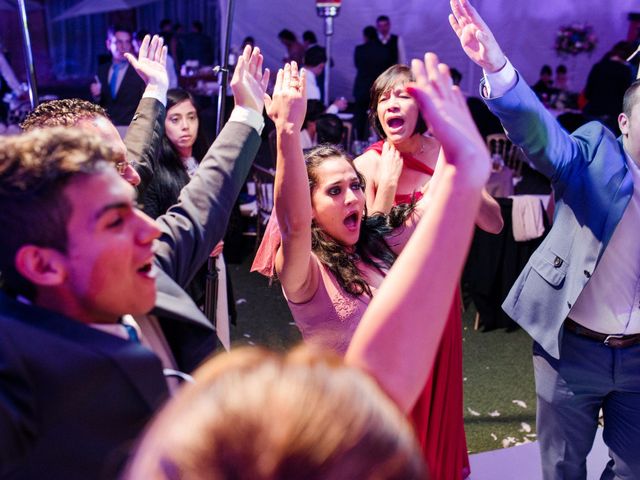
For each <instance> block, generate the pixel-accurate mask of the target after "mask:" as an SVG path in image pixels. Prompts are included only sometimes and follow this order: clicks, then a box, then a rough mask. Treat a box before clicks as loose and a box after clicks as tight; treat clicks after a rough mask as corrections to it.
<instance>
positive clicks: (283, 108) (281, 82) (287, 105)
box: [266, 62, 307, 131]
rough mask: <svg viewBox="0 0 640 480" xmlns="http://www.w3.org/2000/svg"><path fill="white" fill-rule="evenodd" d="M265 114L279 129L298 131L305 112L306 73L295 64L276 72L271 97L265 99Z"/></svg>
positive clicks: (287, 65)
mask: <svg viewBox="0 0 640 480" xmlns="http://www.w3.org/2000/svg"><path fill="white" fill-rule="evenodd" d="M266 105H267V113H268V114H269V117H270V118H271V120H273V122H274V123H275V124H276V127H277V128H279V129H281V130H282V129H284V128H291V129H293V131H300V129H301V128H302V124H303V122H304V116H305V114H306V112H307V72H306V71H305V70H304V69H302V70H301V71H300V72H299V71H298V65H297V63H296V62H291V63H287V64H286V65H285V66H284V69H280V70H278V76H277V77H276V85H275V87H274V88H273V97H272V98H269V97H267V99H266Z"/></svg>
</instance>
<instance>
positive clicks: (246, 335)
mask: <svg viewBox="0 0 640 480" xmlns="http://www.w3.org/2000/svg"><path fill="white" fill-rule="evenodd" d="M242 336H243V337H244V338H251V335H249V334H248V333H244V334H243V335H242Z"/></svg>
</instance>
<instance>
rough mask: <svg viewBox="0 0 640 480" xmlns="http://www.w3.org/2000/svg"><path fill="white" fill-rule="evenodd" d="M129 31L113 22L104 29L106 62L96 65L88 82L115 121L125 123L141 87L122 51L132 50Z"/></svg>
mask: <svg viewBox="0 0 640 480" xmlns="http://www.w3.org/2000/svg"><path fill="white" fill-rule="evenodd" d="M131 39H132V34H131V31H130V30H128V29H126V28H124V27H122V26H118V25H116V26H113V27H111V28H109V31H108V32H107V42H106V45H107V50H109V52H110V53H111V57H112V60H111V62H110V63H106V64H104V65H100V66H99V67H98V74H97V76H96V78H97V80H98V81H97V82H95V83H92V84H91V95H93V98H94V100H95V101H96V102H98V103H99V104H100V105H102V106H103V107H104V108H105V109H106V111H107V113H108V114H109V116H110V117H111V121H112V122H113V123H114V124H115V125H129V123H131V120H132V119H133V114H134V113H135V111H136V105H138V102H139V101H140V98H142V93H143V92H144V89H145V84H144V81H143V80H142V79H141V78H140V77H139V76H138V74H137V73H136V72H135V70H134V69H133V68H129V62H127V59H126V57H125V54H126V53H129V54H131V53H132V52H133V48H132V44H131Z"/></svg>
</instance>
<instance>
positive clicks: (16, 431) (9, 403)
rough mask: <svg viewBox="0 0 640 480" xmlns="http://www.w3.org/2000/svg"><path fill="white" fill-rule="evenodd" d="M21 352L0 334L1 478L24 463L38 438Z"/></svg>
mask: <svg viewBox="0 0 640 480" xmlns="http://www.w3.org/2000/svg"><path fill="white" fill-rule="evenodd" d="M19 358H20V356H19V352H18V349H17V348H16V347H15V345H13V344H12V342H11V341H10V340H9V338H8V337H7V336H6V335H0V477H3V475H4V474H5V473H7V472H9V471H10V470H11V468H12V465H15V464H17V463H18V462H20V460H21V459H22V457H23V456H24V455H25V454H26V453H27V451H28V450H29V448H31V447H32V446H33V443H34V442H35V438H36V430H37V428H36V422H35V413H34V412H35V411H36V408H35V405H34V400H33V398H32V395H31V388H30V385H29V381H28V379H29V375H28V373H27V371H26V368H25V366H24V365H22V363H21V362H20V360H19Z"/></svg>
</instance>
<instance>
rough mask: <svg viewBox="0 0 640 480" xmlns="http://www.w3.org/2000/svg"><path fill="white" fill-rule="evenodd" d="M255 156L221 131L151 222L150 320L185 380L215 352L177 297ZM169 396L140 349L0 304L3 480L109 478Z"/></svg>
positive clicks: (241, 131)
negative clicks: (154, 226) (156, 231)
mask: <svg viewBox="0 0 640 480" xmlns="http://www.w3.org/2000/svg"><path fill="white" fill-rule="evenodd" d="M259 145H260V137H259V136H258V133H257V132H256V131H255V130H254V129H253V128H251V127H249V126H247V125H244V124H241V123H237V122H230V123H228V124H227V125H226V126H225V128H224V129H223V130H222V132H221V133H220V135H219V136H218V138H217V139H216V141H215V142H214V144H213V145H212V147H211V149H210V150H209V152H208V153H207V155H206V156H205V158H204V160H203V162H202V164H201V166H200V168H199V169H198V172H197V173H196V175H195V177H194V178H193V180H192V181H191V182H190V183H189V185H188V186H187V187H185V189H184V190H183V192H182V194H181V195H180V199H179V201H178V204H177V205H176V206H174V207H173V208H172V209H171V210H170V212H169V213H168V214H167V215H164V216H163V217H161V218H160V219H158V221H159V222H160V225H161V229H162V236H161V237H160V242H159V248H158V250H157V253H156V264H157V266H159V267H160V269H161V270H162V272H161V273H160V275H159V277H158V279H157V285H158V296H157V301H156V306H155V309H154V310H153V313H154V314H155V315H157V317H158V318H159V320H160V323H161V326H162V328H163V331H164V333H165V336H166V338H167V340H168V342H169V345H170V347H171V349H172V352H173V354H174V357H175V359H176V362H177V363H178V366H179V367H180V368H181V369H183V370H185V371H191V370H192V369H193V367H195V366H196V365H197V364H198V363H199V362H200V361H201V360H202V359H203V358H204V357H206V356H207V355H208V354H210V353H211V352H212V351H213V350H214V347H215V332H214V330H213V327H212V326H211V325H210V324H209V322H208V321H207V319H206V318H205V317H204V316H203V314H202V312H200V310H198V308H197V307H196V306H195V304H193V302H192V301H191V299H190V298H189V297H188V295H187V294H186V293H185V292H184V291H183V290H182V288H181V287H183V286H184V285H186V284H187V283H188V282H189V281H190V280H191V278H192V276H193V275H194V274H195V272H196V271H197V269H198V268H199V267H200V265H202V263H203V262H204V261H205V260H206V258H207V256H208V255H209V253H210V252H211V250H212V249H213V247H214V245H215V244H216V243H217V242H218V241H219V240H220V239H221V238H222V235H223V233H224V230H225V227H226V223H227V220H228V217H229V214H230V211H231V208H232V207H233V204H234V202H235V199H236V197H237V195H238V193H239V191H240V188H241V186H242V184H243V182H244V180H245V178H246V176H247V174H248V172H249V169H250V166H251V163H252V161H253V158H254V157H255V154H256V153H257V150H258V147H259ZM167 395H168V392H167V385H166V382H165V379H164V377H163V375H162V366H161V364H160V361H159V360H158V358H157V357H156V355H155V354H153V353H152V352H151V351H150V350H148V349H146V348H145V347H143V346H140V345H137V344H133V343H131V342H128V341H126V340H122V339H120V338H117V337H114V336H112V335H109V334H107V333H104V332H101V331H97V330H95V329H93V328H91V327H88V326H86V325H83V324H81V323H79V322H77V321H75V320H72V319H69V318H66V317H64V316H61V315H59V314H57V313H54V312H52V311H49V310H44V309H41V308H38V307H36V306H32V305H25V304H21V303H19V302H17V301H15V300H13V299H10V298H8V297H6V296H4V295H0V478H3V479H5V478H7V479H8V478H11V479H34V478H48V479H58V478H60V479H86V478H114V476H115V472H116V471H117V469H118V468H119V467H120V466H121V465H122V462H123V461H124V459H125V456H126V453H127V452H128V451H129V450H130V447H131V444H132V442H133V441H134V439H135V437H136V436H137V435H138V434H139V433H140V432H141V430H142V428H143V427H144V425H145V424H146V422H147V421H148V420H149V418H150V417H151V415H152V414H153V412H154V411H155V410H156V409H157V408H158V406H159V405H160V404H161V403H162V402H163V401H164V400H165V399H166V398H167Z"/></svg>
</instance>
